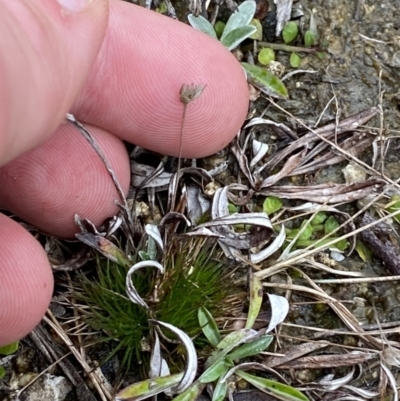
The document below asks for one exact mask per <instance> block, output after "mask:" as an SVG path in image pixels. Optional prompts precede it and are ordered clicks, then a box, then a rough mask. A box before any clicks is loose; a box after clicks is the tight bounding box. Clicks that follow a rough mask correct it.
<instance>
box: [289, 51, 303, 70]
mask: <svg viewBox="0 0 400 401" xmlns="http://www.w3.org/2000/svg"><path fill="white" fill-rule="evenodd" d="M300 63H301V58H300V56H299V55H298V54H297V53H294V52H293V53H292V54H291V55H290V65H291V66H292V67H293V68H298V67H300Z"/></svg>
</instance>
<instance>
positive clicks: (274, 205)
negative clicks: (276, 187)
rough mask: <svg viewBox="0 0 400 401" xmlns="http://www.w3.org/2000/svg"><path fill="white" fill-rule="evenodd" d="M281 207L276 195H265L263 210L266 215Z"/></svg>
mask: <svg viewBox="0 0 400 401" xmlns="http://www.w3.org/2000/svg"><path fill="white" fill-rule="evenodd" d="M281 208H282V201H281V200H280V199H279V198H277V197H276V196H267V197H266V198H265V201H264V203H263V212H264V213H267V214H268V216H269V215H270V214H272V213H275V212H277V211H278V210H280V209H281Z"/></svg>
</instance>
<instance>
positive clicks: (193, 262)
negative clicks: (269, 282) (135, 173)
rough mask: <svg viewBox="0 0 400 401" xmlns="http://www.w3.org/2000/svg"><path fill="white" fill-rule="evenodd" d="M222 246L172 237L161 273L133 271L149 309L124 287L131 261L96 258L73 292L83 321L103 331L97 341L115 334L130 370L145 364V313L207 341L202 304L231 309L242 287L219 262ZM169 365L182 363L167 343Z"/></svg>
mask: <svg viewBox="0 0 400 401" xmlns="http://www.w3.org/2000/svg"><path fill="white" fill-rule="evenodd" d="M221 259H222V258H221V252H220V251H219V250H217V247H216V246H215V245H214V246H213V245H212V244H211V243H210V242H208V241H206V240H204V239H186V238H185V239H177V238H175V239H174V240H172V241H171V244H170V246H169V248H168V249H167V251H166V253H165V256H164V260H163V264H164V267H165V273H164V275H159V274H158V273H157V272H155V271H154V270H153V269H142V270H140V271H137V272H135V274H134V276H133V277H132V279H133V283H134V285H135V288H136V289H137V291H138V293H139V294H140V296H141V297H143V298H144V299H145V301H146V303H147V304H148V305H149V307H150V309H149V310H145V309H144V308H142V307H141V306H138V305H135V304H133V303H132V302H131V301H130V300H129V299H128V297H127V296H126V292H125V280H126V273H127V271H128V269H129V266H121V265H118V264H115V263H112V262H110V261H108V260H105V259H104V258H98V259H97V263H96V272H95V274H92V276H88V275H86V276H83V275H82V276H81V277H80V279H79V283H78V285H77V286H76V288H75V296H76V298H77V299H78V300H80V301H81V302H82V304H84V305H86V307H83V308H82V311H83V313H84V315H83V317H84V319H85V321H86V323H87V324H88V325H89V326H90V327H92V328H93V329H95V330H100V331H101V332H103V333H104V336H103V338H102V339H101V341H109V340H115V341H116V347H115V348H114V351H113V353H112V354H111V355H110V356H109V357H108V359H109V358H110V357H112V356H113V355H115V353H116V352H119V351H121V354H122V358H121V367H122V369H123V370H124V371H130V370H131V368H132V367H133V366H135V365H136V366H137V365H138V364H140V365H142V364H144V369H145V370H146V365H147V361H148V356H149V353H148V352H143V349H142V344H143V340H145V343H146V342H147V343H149V344H151V339H150V338H149V334H150V326H149V323H148V319H150V318H151V319H154V318H156V319H157V320H161V321H164V322H167V323H170V324H172V325H174V326H176V327H179V328H180V329H182V330H183V331H185V332H186V333H187V334H188V335H189V336H190V337H192V338H195V344H196V345H197V347H199V348H202V347H204V346H205V345H206V341H205V338H204V336H203V335H202V331H201V327H199V324H198V318H197V313H198V309H199V308H200V307H201V306H204V307H206V308H207V309H208V310H209V311H210V312H211V313H212V314H213V316H215V317H216V318H222V317H224V316H227V315H232V314H234V313H232V312H233V311H232V309H234V308H236V305H237V303H233V304H232V295H234V294H235V293H241V291H240V290H238V288H235V287H234V286H233V285H232V281H231V280H228V279H227V278H228V273H229V272H227V270H226V267H225V266H223V264H222V263H221ZM168 349H169V351H170V357H169V361H168V362H169V363H170V364H171V366H170V367H171V368H173V367H174V366H175V367H177V368H180V367H182V365H184V355H183V354H182V353H181V352H180V350H181V348H180V347H179V346H177V345H176V344H175V345H171V347H169V346H168Z"/></svg>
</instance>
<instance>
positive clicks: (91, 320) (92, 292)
mask: <svg viewBox="0 0 400 401" xmlns="http://www.w3.org/2000/svg"><path fill="white" fill-rule="evenodd" d="M127 272H128V267H126V266H121V265H118V264H116V263H113V262H111V261H109V260H107V259H104V258H97V263H96V275H95V276H93V277H88V276H83V275H81V276H80V287H81V288H77V289H75V296H76V297H77V299H78V300H80V301H82V302H83V304H85V305H86V306H87V307H88V308H84V309H83V312H84V315H83V317H84V320H85V321H86V323H87V324H88V325H89V326H90V327H92V328H93V329H94V330H100V331H102V332H103V333H104V336H102V338H101V341H110V340H115V341H116V346H115V348H114V351H113V353H112V354H111V355H109V356H108V358H107V359H110V358H111V357H112V356H114V355H115V353H117V352H118V351H120V350H123V357H122V360H121V366H122V367H123V368H124V367H130V366H131V364H132V363H133V361H135V360H136V361H137V362H143V361H142V352H141V347H140V344H141V340H142V338H143V337H146V336H148V334H149V327H148V316H147V312H146V310H144V309H143V308H142V307H140V306H139V305H135V304H133V303H132V302H131V301H130V300H129V298H128V297H127V296H126V292H125V279H126V273H127ZM149 273H151V272H148V271H143V272H139V274H138V275H136V276H135V278H134V280H135V283H134V284H135V285H136V288H138V289H140V290H139V291H144V292H145V293H146V292H148V291H149V290H150V284H151V281H152V280H151V274H149Z"/></svg>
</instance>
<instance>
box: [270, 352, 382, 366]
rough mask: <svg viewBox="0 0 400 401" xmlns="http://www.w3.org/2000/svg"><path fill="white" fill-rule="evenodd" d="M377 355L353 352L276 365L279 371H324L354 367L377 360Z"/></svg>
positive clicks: (305, 358) (317, 356)
mask: <svg viewBox="0 0 400 401" xmlns="http://www.w3.org/2000/svg"><path fill="white" fill-rule="evenodd" d="M377 357H378V355H377V354H373V353H368V352H360V351H353V352H349V353H348V354H327V355H314V356H306V357H303V358H298V359H296V360H291V361H289V362H287V363H282V364H280V365H276V366H275V367H276V368H279V369H324V368H337V367H343V366H354V365H358V364H361V363H364V362H367V361H369V360H371V359H373V358H377Z"/></svg>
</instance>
